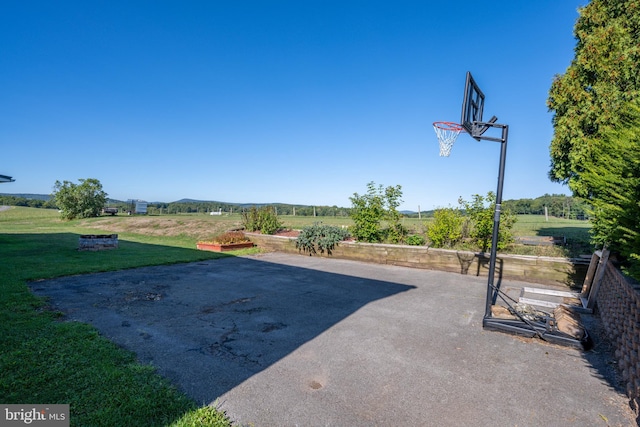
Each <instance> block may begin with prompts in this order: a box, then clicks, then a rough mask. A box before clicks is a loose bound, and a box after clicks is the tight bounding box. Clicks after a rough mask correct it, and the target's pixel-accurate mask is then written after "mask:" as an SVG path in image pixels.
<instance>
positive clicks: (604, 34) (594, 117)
mask: <svg viewBox="0 0 640 427" xmlns="http://www.w3.org/2000/svg"><path fill="white" fill-rule="evenodd" d="M579 13H580V16H579V18H578V20H577V22H576V25H575V28H574V35H575V37H576V39H577V44H576V47H575V57H574V59H573V61H572V62H571V64H570V65H569V67H568V68H567V70H566V72H565V73H564V74H563V75H560V76H556V78H555V79H554V81H553V83H552V85H551V89H550V92H549V98H548V101H547V105H548V107H549V110H550V111H552V112H553V113H554V116H553V127H554V136H553V140H552V142H551V147H550V154H551V170H550V172H549V175H550V177H551V179H552V180H554V181H558V182H564V183H568V184H569V188H571V190H572V191H573V192H574V195H577V196H579V197H589V195H590V193H591V189H590V188H589V183H587V182H585V181H584V180H583V179H582V176H583V173H584V172H585V171H586V170H587V168H588V167H589V164H590V160H591V159H592V158H593V155H594V149H596V150H597V147H598V146H599V145H600V144H601V137H602V135H603V134H604V132H606V129H607V128H612V127H615V126H617V125H618V123H619V121H620V117H621V114H622V113H623V112H624V109H625V108H626V105H627V102H628V101H631V100H634V99H638V95H639V93H640V78H638V64H639V63H640V47H639V45H640V1H638V0H591V1H590V2H589V3H588V4H587V5H586V6H585V7H582V8H580V9H579Z"/></svg>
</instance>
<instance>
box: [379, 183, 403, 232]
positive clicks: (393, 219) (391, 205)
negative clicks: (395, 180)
mask: <svg viewBox="0 0 640 427" xmlns="http://www.w3.org/2000/svg"><path fill="white" fill-rule="evenodd" d="M401 197H402V187H400V186H399V185H396V186H395V187H392V186H389V187H387V188H385V190H384V199H385V203H386V206H387V210H386V212H385V219H386V220H387V222H388V228H387V239H388V240H389V241H390V242H391V243H399V242H402V241H403V240H404V239H405V237H406V236H407V234H408V232H407V229H406V227H404V226H403V225H402V223H401V222H400V221H401V219H402V214H401V213H400V212H398V206H400V203H402V199H401Z"/></svg>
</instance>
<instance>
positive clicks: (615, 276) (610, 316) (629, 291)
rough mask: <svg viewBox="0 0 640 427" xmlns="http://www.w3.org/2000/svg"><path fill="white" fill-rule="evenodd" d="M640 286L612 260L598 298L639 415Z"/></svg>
mask: <svg viewBox="0 0 640 427" xmlns="http://www.w3.org/2000/svg"><path fill="white" fill-rule="evenodd" d="M639 291H640V289H638V285H635V284H631V283H630V281H628V280H627V279H626V278H625V277H624V276H623V275H622V273H620V271H618V269H616V268H615V267H614V265H613V264H612V263H611V262H609V263H607V267H606V269H605V273H604V277H603V279H602V282H601V284H600V290H599V292H598V296H597V299H596V302H597V307H598V311H599V313H600V318H601V319H602V323H603V326H604V328H605V331H606V333H607V335H608V337H609V339H610V340H611V341H612V342H613V344H614V346H615V349H616V353H615V354H616V358H617V359H618V360H617V362H618V368H619V369H620V372H621V373H622V379H623V380H624V382H625V387H626V391H627V396H628V397H629V399H631V402H632V406H634V410H635V411H636V415H638V414H639V413H640V411H639V405H640V357H639V354H640V293H639Z"/></svg>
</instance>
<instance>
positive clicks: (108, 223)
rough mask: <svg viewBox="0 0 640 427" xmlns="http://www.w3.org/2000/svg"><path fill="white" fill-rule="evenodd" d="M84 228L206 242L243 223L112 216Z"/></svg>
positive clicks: (86, 224)
mask: <svg viewBox="0 0 640 427" xmlns="http://www.w3.org/2000/svg"><path fill="white" fill-rule="evenodd" d="M82 227H85V228H94V229H100V230H105V231H110V232H113V233H135V234H145V235H150V236H187V237H192V238H194V239H199V240H206V239H211V238H212V237H213V236H215V235H217V234H220V233H224V232H226V231H229V230H233V229H238V228H241V227H242V221H240V220H231V219H230V220H211V219H209V218H207V217H205V218H197V217H195V218H194V217H185V218H184V219H183V218H176V217H167V218H163V217H158V216H145V217H140V216H131V217H117V218H113V217H109V218H98V219H93V220H86V221H84V222H83V223H82Z"/></svg>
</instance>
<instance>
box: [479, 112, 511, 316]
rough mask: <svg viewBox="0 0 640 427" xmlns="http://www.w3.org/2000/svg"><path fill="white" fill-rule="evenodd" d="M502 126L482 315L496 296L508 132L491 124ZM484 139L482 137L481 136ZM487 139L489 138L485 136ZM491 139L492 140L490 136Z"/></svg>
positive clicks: (503, 127) (485, 313) (506, 127)
mask: <svg viewBox="0 0 640 427" xmlns="http://www.w3.org/2000/svg"><path fill="white" fill-rule="evenodd" d="M493 126H496V127H497V126H499V127H501V128H502V139H501V140H500V142H501V143H502V145H501V147H500V166H499V168H498V189H497V190H496V207H495V211H494V214H493V237H492V239H491V257H490V258H489V278H488V281H487V301H486V307H485V312H484V317H485V318H488V317H491V305H492V303H493V301H494V299H495V297H496V296H497V292H498V290H497V288H496V286H495V272H496V258H497V254H498V238H499V233H500V213H501V210H502V187H503V184H504V167H505V163H506V159H507V139H508V136H509V135H508V134H509V126H508V125H493ZM483 139H484V138H483ZM486 139H489V138H486ZM491 140H494V141H495V139H493V138H491Z"/></svg>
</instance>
